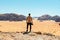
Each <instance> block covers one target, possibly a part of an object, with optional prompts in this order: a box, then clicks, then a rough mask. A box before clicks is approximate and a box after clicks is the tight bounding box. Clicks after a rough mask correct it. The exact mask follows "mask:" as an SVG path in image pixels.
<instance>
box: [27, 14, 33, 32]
mask: <svg viewBox="0 0 60 40" xmlns="http://www.w3.org/2000/svg"><path fill="white" fill-rule="evenodd" d="M26 23H27V30H26V32H28V26H30V31H29V32H31V26H32V25H33V21H32V17H31V14H30V13H29V14H28V17H27V19H26Z"/></svg>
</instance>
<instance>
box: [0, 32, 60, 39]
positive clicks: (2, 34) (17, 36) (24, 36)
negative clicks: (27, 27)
mask: <svg viewBox="0 0 60 40" xmlns="http://www.w3.org/2000/svg"><path fill="white" fill-rule="evenodd" d="M0 40H60V36H48V35H42V34H39V35H38V34H36V33H29V34H23V33H15V32H11V33H10V32H0Z"/></svg>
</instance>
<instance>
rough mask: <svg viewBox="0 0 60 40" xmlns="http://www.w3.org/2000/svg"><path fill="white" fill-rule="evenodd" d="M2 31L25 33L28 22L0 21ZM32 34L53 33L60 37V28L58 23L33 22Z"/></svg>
mask: <svg viewBox="0 0 60 40" xmlns="http://www.w3.org/2000/svg"><path fill="white" fill-rule="evenodd" d="M0 31H2V32H25V31H26V21H0ZM32 32H42V33H52V34H54V35H59V36H60V26H59V23H58V22H55V21H51V20H46V21H42V22H41V21H39V20H35V19H34V20H33V26H32Z"/></svg>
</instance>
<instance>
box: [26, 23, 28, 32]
mask: <svg viewBox="0 0 60 40" xmlns="http://www.w3.org/2000/svg"><path fill="white" fill-rule="evenodd" d="M26 32H28V23H27V30H26Z"/></svg>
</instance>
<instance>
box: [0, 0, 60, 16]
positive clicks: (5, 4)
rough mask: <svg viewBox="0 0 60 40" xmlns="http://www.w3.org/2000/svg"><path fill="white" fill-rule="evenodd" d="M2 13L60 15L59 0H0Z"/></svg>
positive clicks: (0, 12)
mask: <svg viewBox="0 0 60 40" xmlns="http://www.w3.org/2000/svg"><path fill="white" fill-rule="evenodd" d="M2 13H16V14H22V15H25V16H27V15H28V13H31V15H32V16H41V15H44V14H49V15H51V16H54V15H59V16H60V0H0V14H2Z"/></svg>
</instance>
